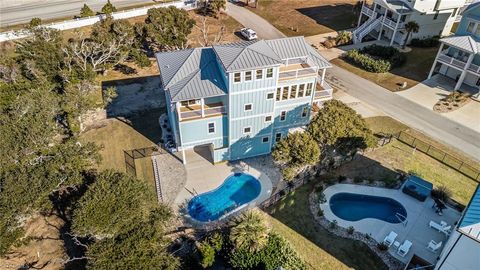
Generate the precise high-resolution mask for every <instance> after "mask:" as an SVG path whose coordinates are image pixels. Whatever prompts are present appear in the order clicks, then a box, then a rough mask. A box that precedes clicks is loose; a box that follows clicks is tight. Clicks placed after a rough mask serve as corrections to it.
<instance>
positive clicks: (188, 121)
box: [178, 115, 225, 124]
mask: <svg viewBox="0 0 480 270" xmlns="http://www.w3.org/2000/svg"><path fill="white" fill-rule="evenodd" d="M220 117H225V115H215V116H208V117H204V118H201V117H200V118H197V119H183V120H182V121H178V122H179V123H180V124H186V123H191V122H197V121H205V120H206V119H209V120H210V119H217V118H220Z"/></svg>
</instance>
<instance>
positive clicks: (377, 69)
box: [343, 45, 407, 73]
mask: <svg viewBox="0 0 480 270" xmlns="http://www.w3.org/2000/svg"><path fill="white" fill-rule="evenodd" d="M343 58H344V59H345V60H346V61H348V62H350V63H351V64H353V65H355V66H358V67H360V68H362V69H364V70H366V71H369V72H374V73H383V72H388V71H389V70H391V69H392V68H395V67H399V66H401V65H403V64H404V63H405V61H406V59H407V58H406V56H405V54H403V53H401V52H399V51H398V50H397V49H395V48H394V47H387V46H380V45H370V46H367V47H365V48H363V49H361V50H351V51H348V52H347V53H345V54H344V55H343Z"/></svg>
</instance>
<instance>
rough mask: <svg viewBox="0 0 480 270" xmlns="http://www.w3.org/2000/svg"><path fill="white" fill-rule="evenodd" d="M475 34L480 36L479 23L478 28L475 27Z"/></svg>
mask: <svg viewBox="0 0 480 270" xmlns="http://www.w3.org/2000/svg"><path fill="white" fill-rule="evenodd" d="M475 35H476V36H480V26H479V25H478V24H477V29H475Z"/></svg>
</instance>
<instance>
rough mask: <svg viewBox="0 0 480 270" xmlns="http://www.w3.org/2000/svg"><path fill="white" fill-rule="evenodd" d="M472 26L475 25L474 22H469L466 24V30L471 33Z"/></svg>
mask: <svg viewBox="0 0 480 270" xmlns="http://www.w3.org/2000/svg"><path fill="white" fill-rule="evenodd" d="M474 27H475V23H474V22H469V23H468V26H467V32H468V33H473V28H474Z"/></svg>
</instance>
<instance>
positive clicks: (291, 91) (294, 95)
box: [290, 85, 297, 98]
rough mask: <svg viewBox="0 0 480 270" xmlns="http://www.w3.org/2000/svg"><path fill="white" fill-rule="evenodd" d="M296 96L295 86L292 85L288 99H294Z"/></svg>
mask: <svg viewBox="0 0 480 270" xmlns="http://www.w3.org/2000/svg"><path fill="white" fill-rule="evenodd" d="M296 96H297V86H296V85H292V87H291V88H290V98H295V97H296Z"/></svg>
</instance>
